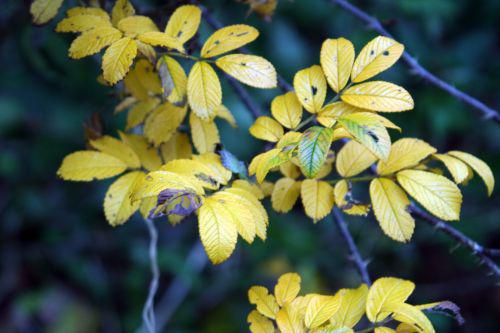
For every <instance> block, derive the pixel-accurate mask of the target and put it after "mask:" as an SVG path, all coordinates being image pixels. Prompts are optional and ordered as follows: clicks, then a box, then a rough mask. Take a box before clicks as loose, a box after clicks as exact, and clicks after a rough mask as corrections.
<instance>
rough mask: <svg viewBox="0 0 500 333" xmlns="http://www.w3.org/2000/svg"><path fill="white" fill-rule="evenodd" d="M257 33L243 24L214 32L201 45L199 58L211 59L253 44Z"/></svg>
mask: <svg viewBox="0 0 500 333" xmlns="http://www.w3.org/2000/svg"><path fill="white" fill-rule="evenodd" d="M258 36H259V31H258V30H257V29H255V28H254V27H251V26H249V25H245V24H236V25H230V26H227V27H224V28H221V29H219V30H217V31H216V32H214V33H213V34H212V35H211V36H210V37H209V38H208V39H207V41H206V42H205V44H203V47H202V48H201V56H202V57H203V58H211V57H215V56H218V55H220V54H223V53H226V52H229V51H232V50H235V49H237V48H239V47H242V46H243V45H245V44H248V43H250V42H253V41H254V40H255V39H256V38H257V37H258Z"/></svg>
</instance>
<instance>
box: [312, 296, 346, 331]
mask: <svg viewBox="0 0 500 333" xmlns="http://www.w3.org/2000/svg"><path fill="white" fill-rule="evenodd" d="M339 307H340V297H339V296H338V295H336V296H324V295H316V296H314V297H312V299H311V301H310V302H309V304H308V305H307V310H306V315H305V318H304V322H305V324H306V327H308V328H315V327H318V326H320V325H321V324H323V323H324V322H325V321H327V320H328V319H330V318H331V317H332V316H333V315H334V314H335V313H336V312H337V311H338V309H339Z"/></svg>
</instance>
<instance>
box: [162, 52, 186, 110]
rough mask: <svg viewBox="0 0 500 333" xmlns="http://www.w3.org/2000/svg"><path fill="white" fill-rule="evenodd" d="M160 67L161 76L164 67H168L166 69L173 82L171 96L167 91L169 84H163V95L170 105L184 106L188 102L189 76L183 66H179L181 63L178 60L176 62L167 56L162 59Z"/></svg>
mask: <svg viewBox="0 0 500 333" xmlns="http://www.w3.org/2000/svg"><path fill="white" fill-rule="evenodd" d="M158 65H159V66H158V67H159V72H160V75H161V72H162V66H163V65H164V66H166V68H164V69H165V70H167V71H168V77H170V79H171V80H172V81H171V84H172V87H171V90H172V91H171V92H170V94H168V92H167V91H166V90H165V87H166V84H167V82H164V83H163V93H164V94H165V95H166V97H167V98H168V101H169V102H170V103H182V104H183V103H184V101H185V100H186V91H187V76H186V73H185V72H184V69H183V68H182V66H181V64H179V62H177V60H175V59H174V58H172V57H169V56H166V55H165V56H163V57H161V60H160V61H159V62H158Z"/></svg>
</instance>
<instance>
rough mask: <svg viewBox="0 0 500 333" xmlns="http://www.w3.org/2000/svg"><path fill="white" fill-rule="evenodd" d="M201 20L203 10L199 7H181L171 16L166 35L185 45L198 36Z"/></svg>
mask: <svg viewBox="0 0 500 333" xmlns="http://www.w3.org/2000/svg"><path fill="white" fill-rule="evenodd" d="M200 20H201V10H200V9H199V8H198V7H197V6H193V5H184V6H180V7H179V8H177V9H176V10H175V11H174V12H173V13H172V16H170V19H169V20H168V23H167V27H166V28H165V33H166V34H167V35H169V36H171V37H174V38H177V39H178V40H179V41H180V42H181V43H182V44H184V43H185V42H187V41H188V40H190V39H191V37H193V36H194V35H195V34H196V31H198V26H199V25H200Z"/></svg>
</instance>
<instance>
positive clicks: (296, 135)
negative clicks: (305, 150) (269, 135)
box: [276, 131, 302, 149]
mask: <svg viewBox="0 0 500 333" xmlns="http://www.w3.org/2000/svg"><path fill="white" fill-rule="evenodd" d="M300 139H302V133H300V132H294V131H289V132H286V133H285V135H283V137H281V139H280V140H279V141H278V143H277V144H276V148H280V149H283V148H287V147H290V148H291V146H297V145H298V144H299V142H300Z"/></svg>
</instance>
